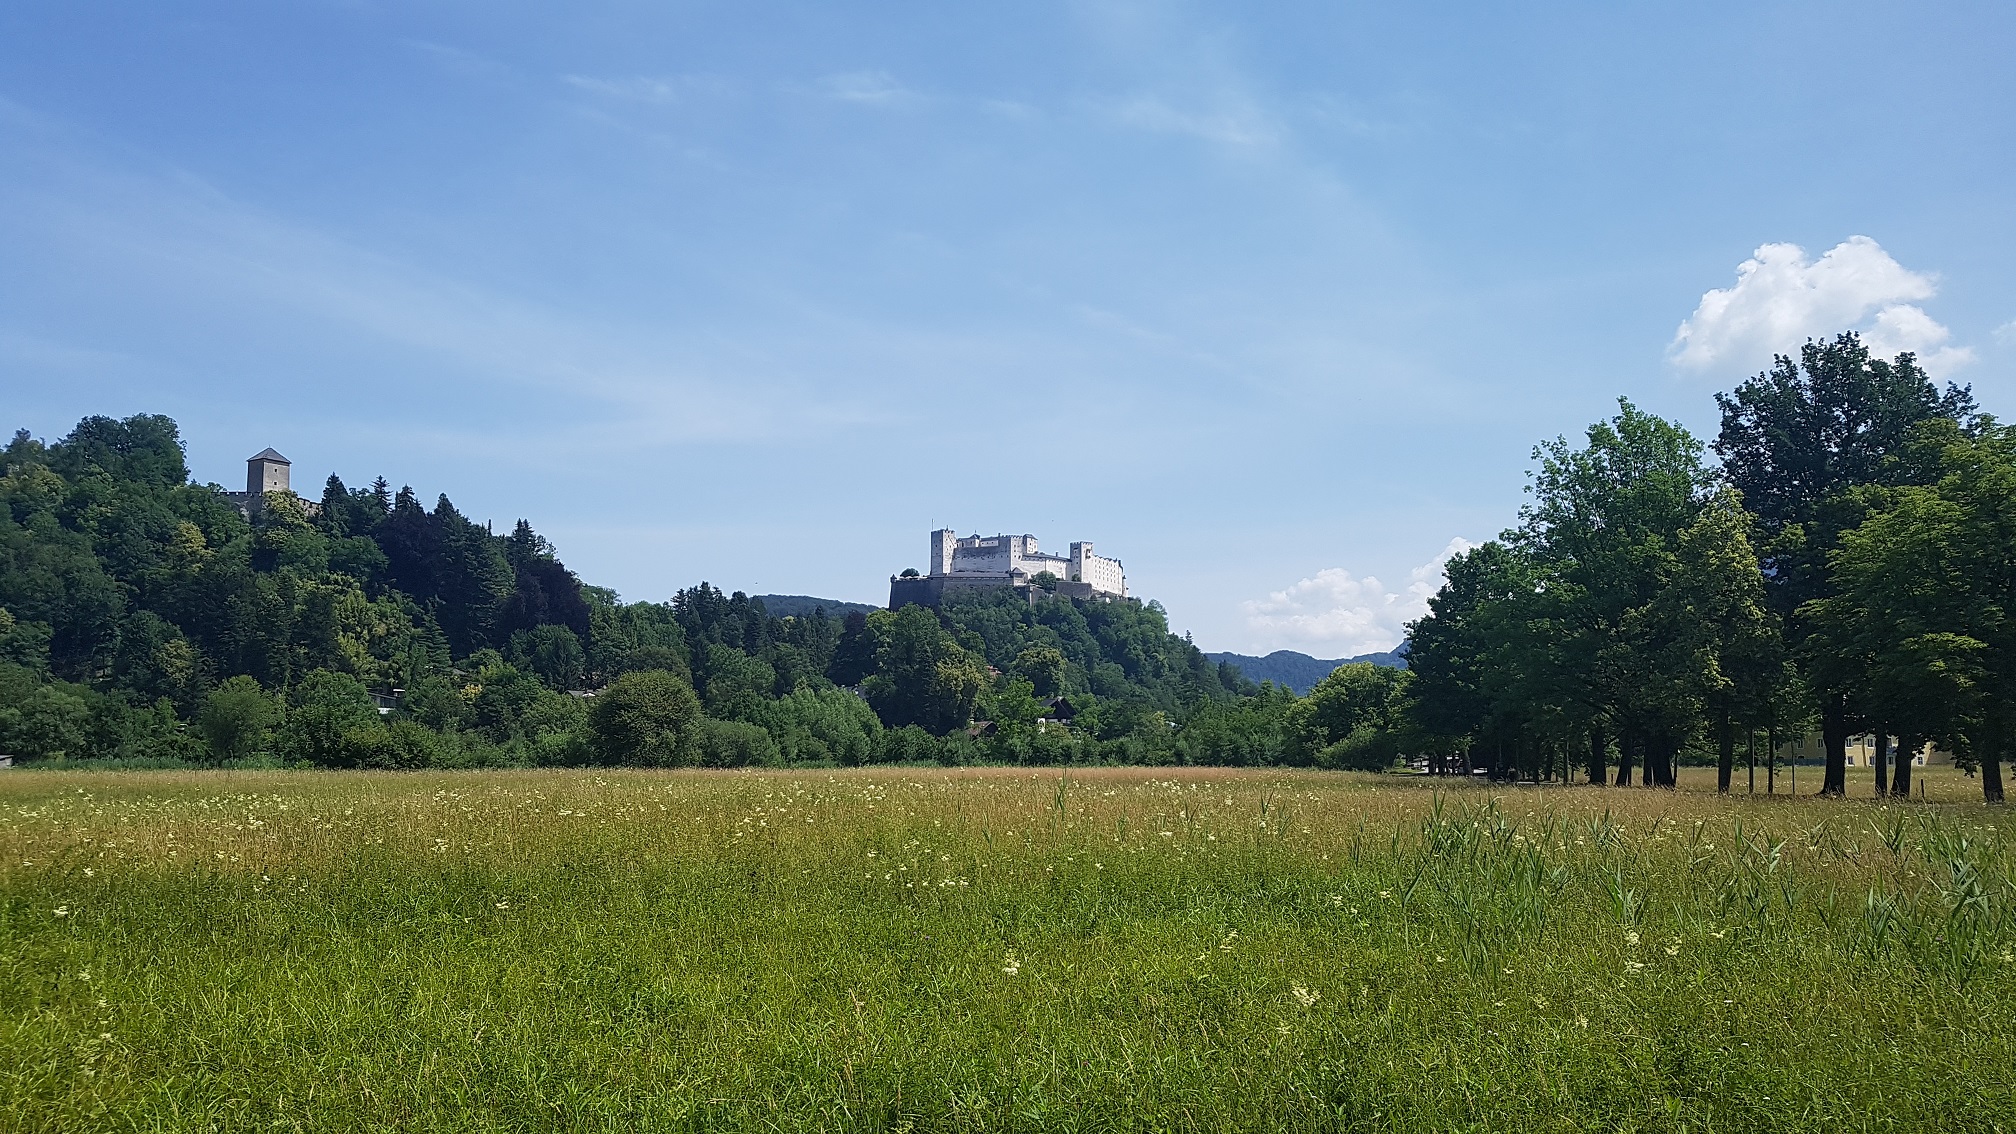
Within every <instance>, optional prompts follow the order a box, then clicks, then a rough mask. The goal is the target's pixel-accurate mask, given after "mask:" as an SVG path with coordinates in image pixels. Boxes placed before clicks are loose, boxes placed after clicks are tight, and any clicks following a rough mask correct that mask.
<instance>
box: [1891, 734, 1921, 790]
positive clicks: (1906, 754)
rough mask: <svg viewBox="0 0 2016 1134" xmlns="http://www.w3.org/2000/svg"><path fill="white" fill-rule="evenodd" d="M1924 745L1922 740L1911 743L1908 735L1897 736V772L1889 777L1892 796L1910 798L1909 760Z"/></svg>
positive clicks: (1913, 757)
mask: <svg viewBox="0 0 2016 1134" xmlns="http://www.w3.org/2000/svg"><path fill="white" fill-rule="evenodd" d="M1924 746H1925V742H1924V741H1918V742H1916V743H1913V741H1912V738H1911V737H1908V736H1900V737H1898V738H1897V774H1896V775H1894V776H1891V777H1890V794H1891V796H1892V797H1897V798H1903V799H1909V798H1911V762H1912V761H1913V760H1916V759H1917V758H1918V750H1919V749H1920V748H1923V747H1924Z"/></svg>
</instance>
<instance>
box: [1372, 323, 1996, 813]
mask: <svg viewBox="0 0 2016 1134" xmlns="http://www.w3.org/2000/svg"><path fill="white" fill-rule="evenodd" d="M1717 402H1718V404H1719V406H1720V409H1721V427H1720V431H1719V432H1718V434H1717V435H1716V437H1715V439H1714V441H1713V442H1712V448H1713V451H1714V454H1715V456H1716V457H1717V458H1719V461H1718V462H1717V463H1715V464H1711V463H1710V462H1709V461H1708V456H1707V450H1708V448H1709V447H1710V446H1708V445H1704V444H1703V443H1702V442H1701V441H1700V440H1698V439H1696V438H1695V437H1693V436H1691V435H1690V434H1689V433H1688V432H1687V431H1686V430H1685V429H1683V428H1681V427H1680V426H1679V425H1677V424H1674V423H1672V422H1669V421H1665V420H1662V419H1660V418H1658V417H1654V416H1652V415H1650V414H1646V413H1643V412H1641V411H1640V410H1638V409H1636V408H1635V407H1633V406H1632V405H1631V404H1630V403H1628V402H1623V403H1621V409H1620V412H1619V413H1618V415H1617V416H1616V417H1615V418H1614V419H1612V420H1610V421H1607V422H1601V423H1598V424H1596V425H1593V426H1591V427H1590V428H1589V431H1588V434H1587V438H1586V441H1585V443H1584V444H1582V445H1580V446H1572V445H1570V444H1569V443H1568V442H1567V441H1566V440H1555V441H1553V442H1549V443H1547V444H1545V445H1542V446H1540V447H1539V448H1538V449H1536V450H1535V452H1534V459H1535V461H1536V463H1537V467H1536V468H1535V470H1534V471H1533V473H1532V483H1531V485H1530V488H1529V491H1530V493H1531V500H1530V502H1529V503H1528V504H1527V506H1526V507H1525V508H1524V509H1523V510H1522V512H1521V516H1520V523H1519V525H1518V526H1517V527H1515V528H1513V529H1512V530H1510V531H1507V532H1505V533H1504V534H1503V535H1502V536H1501V537H1500V538H1499V539H1498V540H1496V541H1494V542H1491V543H1488V544H1485V545H1483V546H1481V547H1478V548H1476V549H1474V550H1472V551H1470V552H1468V553H1466V554H1464V555H1463V556H1461V557H1459V558H1457V559H1456V560H1454V561H1452V562H1451V563H1450V564H1449V566H1448V581H1447V585H1446V586H1444V587H1443V588H1442V590H1441V592H1440V593H1439V594H1437V595H1436V596H1435V598H1434V599H1433V600H1432V602H1431V603H1430V610H1429V614H1428V615H1427V616H1426V617H1425V618H1422V619H1421V620H1419V621H1418V622H1416V623H1414V624H1413V625H1412V626H1411V627H1410V628H1409V631H1410V637H1409V644H1410V647H1411V654H1410V656H1409V662H1410V665H1411V667H1412V674H1411V676H1410V677H1409V678H1408V680H1407V682H1406V690H1405V693H1404V699H1405V707H1404V711H1403V713H1402V715H1401V716H1402V720H1403V727H1404V728H1405V729H1407V730H1409V731H1408V734H1407V736H1406V740H1405V743H1406V744H1408V745H1410V746H1412V750H1417V751H1420V752H1423V753H1426V754H1429V755H1430V756H1431V758H1432V760H1433V762H1434V764H1435V766H1436V767H1437V768H1438V769H1448V768H1456V767H1462V768H1470V767H1481V768H1486V769H1488V770H1489V771H1490V772H1491V773H1492V774H1493V775H1495V776H1500V777H1513V776H1552V775H1562V776H1565V775H1567V774H1569V772H1570V769H1571V768H1574V769H1577V774H1578V775H1580V776H1586V778H1587V779H1588V780H1589V781H1590V782H1605V781H1606V779H1608V777H1609V776H1610V773H1611V770H1612V769H1614V771H1615V780H1614V782H1616V783H1619V784H1629V783H1631V782H1633V780H1634V777H1635V778H1637V779H1640V780H1642V782H1645V783H1650V784H1654V785H1671V784H1672V783H1673V782H1674V765H1675V763H1676V762H1677V759H1678V757H1679V756H1680V754H1681V753H1682V752H1683V751H1685V750H1689V749H1693V750H1699V749H1702V748H1706V749H1708V750H1709V751H1711V752H1712V753H1713V754H1714V758H1715V762H1716V763H1717V765H1718V780H1719V784H1720V786H1721V788H1722V789H1723V790H1725V791H1726V790H1728V788H1729V786H1730V781H1731V776H1732V771H1733V768H1734V766H1735V764H1736V761H1737V757H1738V753H1739V752H1741V753H1742V756H1743V759H1744V760H1745V761H1746V762H1747V761H1749V760H1751V759H1753V758H1754V756H1753V754H1754V752H1755V749H1756V746H1757V744H1758V742H1759V741H1760V740H1761V741H1762V743H1763V745H1764V746H1765V750H1766V752H1769V751H1772V750H1773V748H1774V746H1775V745H1776V744H1777V743H1778V742H1780V741H1783V740H1786V739H1791V738H1797V737H1801V736H1804V735H1808V734H1810V733H1811V732H1812V731H1815V730H1817V731H1818V733H1819V734H1820V736H1821V738H1822V741H1823V744H1824V748H1825V752H1826V771H1825V776H1824V780H1823V787H1822V791H1823V792H1824V793H1829V794H1839V793H1842V792H1843V791H1844V790H1845V787H1846V767H1847V751H1846V750H1847V743H1848V740H1849V738H1850V737H1851V736H1855V735H1864V734H1867V735H1872V736H1873V737H1874V738H1875V751H1876V753H1877V758H1878V763H1877V767H1876V783H1877V790H1878V791H1879V792H1890V793H1895V794H1900V795H1901V794H1904V793H1908V792H1909V791H1910V776H1911V763H1910V759H1909V754H1910V753H1913V752H1916V751H1917V750H1919V748H1920V747H1921V746H1922V745H1924V744H1926V743H1931V744H1935V745H1937V746H1938V747H1939V748H1941V749H1943V750H1945V751H1947V752H1950V753H1951V754H1952V755H1953V757H1954V761H1955V763H1956V764H1958V765H1959V766H1960V767H1961V768H1963V769H1966V770H1967V771H1969V772H1970V773H1978V774H1979V776H1980V778H1981V784H1982V788H1983V792H1984V794H1985V795H1986V797H1987V798H1988V799H1989V800H1990V801H1991V802H1992V801H1999V800H2001V798H2002V794H2003V789H2002V778H2001V768H2000V761H2001V758H2002V755H2003V752H2004V750H2005V749H2006V748H2007V747H2008V745H2009V744H2010V743H2012V741H2016V712H2012V710H2016V431H2012V430H2011V429H2010V428H2009V427H2006V426H2003V425H2001V424H2000V423H1998V422H1996V421H1995V420H1994V419H1993V418H1990V417H1988V416H1986V415H1983V414H1981V413H1979V412H1978V410H1977V408H1976V406H1975V404H1974V401H1973V398H1972V396H1971V394H1970V393H1969V391H1967V390H1966V389H1962V388H1958V387H1954V386H1950V385H1949V386H1948V387H1946V388H1945V389H1944V390H1940V389H1937V388H1935V387H1934V385H1933V383H1932V382H1931V381H1930V380H1929V379H1928V378H1927V377H1926V375H1925V374H1924V372H1923V371H1922V370H1921V369H1920V368H1919V366H1918V365H1917V362H1916V360H1915V359H1914V358H1913V357H1912V356H1911V355H1909V354H1903V355H1899V356H1898V357H1897V358H1895V359H1894V360H1889V361H1885V360H1883V359H1880V358H1872V357H1871V356H1870V354H1869V351H1868V350H1867V349H1866V347H1865V346H1864V345H1863V344H1862V343H1861V342H1860V341H1859V340H1858V339H1857V338H1856V337H1855V336H1854V335H1842V336H1840V337H1838V338H1836V339H1834V340H1833V341H1831V342H1809V343H1808V344H1806V346H1805V347H1804V349H1803V350H1802V351H1801V352H1800V355H1799V357H1798V358H1796V359H1794V358H1789V357H1780V358H1779V359H1778V360H1777V362H1776V364H1775V365H1774V366H1773V367H1772V369H1770V370H1769V371H1767V372H1766V373H1763V374H1760V375H1758V376H1756V377H1755V378H1753V379H1751V380H1749V381H1747V382H1744V383H1743V384H1742V385H1740V386H1739V387H1737V389H1736V390H1735V391H1734V392H1733V393H1729V394H1722V395H1717ZM1892 740H1894V741H1895V742H1896V744H1895V751H1896V752H1898V753H1900V755H1899V756H1898V757H1897V758H1896V760H1895V761H1894V771H1893V770H1892V769H1891V767H1889V766H1888V765H1889V760H1888V753H1889V752H1890V751H1892V746H1891V741H1892Z"/></svg>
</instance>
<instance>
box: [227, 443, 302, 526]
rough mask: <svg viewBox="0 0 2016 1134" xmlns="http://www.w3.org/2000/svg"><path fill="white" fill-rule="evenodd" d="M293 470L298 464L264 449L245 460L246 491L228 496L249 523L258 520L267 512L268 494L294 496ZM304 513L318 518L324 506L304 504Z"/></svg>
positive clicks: (228, 493)
mask: <svg viewBox="0 0 2016 1134" xmlns="http://www.w3.org/2000/svg"><path fill="white" fill-rule="evenodd" d="M293 467H294V462H292V461H289V460H288V459H287V458H285V457H283V456H281V455H280V454H279V453H277V452H275V451H273V450H272V449H270V448H269V449H261V450H259V451H258V452H257V453H255V454H253V455H252V456H250V457H247V458H246V459H245V491H243V492H226V493H225V494H224V495H225V497H226V498H228V499H229V500H230V501H231V502H232V503H233V504H236V505H238V510H239V511H240V512H243V513H244V514H245V518H246V519H248V520H253V519H257V518H258V517H259V513H260V512H262V511H264V510H265V509H266V494H267V493H269V492H284V493H286V494H287V495H289V496H293V495H294V488H293V471H292V470H293ZM296 499H300V498H299V497H296ZM301 509H302V511H304V512H306V513H308V514H309V515H310V516H314V515H318V514H320V512H321V511H322V505H321V504H319V503H317V502H315V501H313V500H302V501H301Z"/></svg>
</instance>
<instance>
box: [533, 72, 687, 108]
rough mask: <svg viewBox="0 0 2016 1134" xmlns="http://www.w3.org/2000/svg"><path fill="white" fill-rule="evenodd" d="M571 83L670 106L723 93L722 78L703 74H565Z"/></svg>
mask: <svg viewBox="0 0 2016 1134" xmlns="http://www.w3.org/2000/svg"><path fill="white" fill-rule="evenodd" d="M562 78H563V79H565V80H566V82H567V84H568V85H569V86H572V87H575V88H576V89H579V90H584V91H587V92H588V93H590V94H595V95H601V96H602V97H604V98H611V99H616V100H619V101H622V102H641V103H646V104H648V105H653V106H669V105H671V104H673V103H677V102H683V101H686V100H688V99H689V98H691V97H693V96H695V95H718V94H722V93H724V89H725V87H726V84H724V83H723V82H722V81H721V80H719V79H715V78H709V77H706V76H701V75H668V76H655V75H632V76H628V77H626V78H620V79H598V78H596V77H594V76H592V75H564V76H562Z"/></svg>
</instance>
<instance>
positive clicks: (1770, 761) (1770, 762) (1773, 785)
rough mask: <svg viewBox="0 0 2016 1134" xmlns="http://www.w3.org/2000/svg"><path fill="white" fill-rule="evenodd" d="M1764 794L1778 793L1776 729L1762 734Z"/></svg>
mask: <svg viewBox="0 0 2016 1134" xmlns="http://www.w3.org/2000/svg"><path fill="white" fill-rule="evenodd" d="M1764 764H1765V767H1764V794H1765V795H1777V794H1778V731H1777V730H1776V729H1773V730H1771V731H1770V732H1767V733H1765V734H1764Z"/></svg>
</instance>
